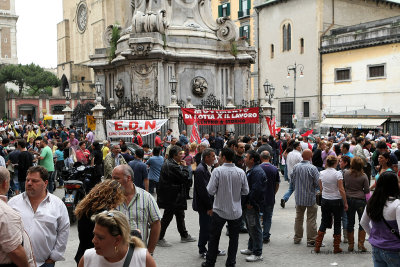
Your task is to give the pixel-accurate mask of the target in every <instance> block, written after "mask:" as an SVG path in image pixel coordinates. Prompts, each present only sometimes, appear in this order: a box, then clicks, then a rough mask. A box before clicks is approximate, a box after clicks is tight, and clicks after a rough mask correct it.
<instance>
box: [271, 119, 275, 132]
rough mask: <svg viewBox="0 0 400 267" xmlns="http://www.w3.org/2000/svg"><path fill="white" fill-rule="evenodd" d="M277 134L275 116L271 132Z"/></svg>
mask: <svg viewBox="0 0 400 267" xmlns="http://www.w3.org/2000/svg"><path fill="white" fill-rule="evenodd" d="M275 134H276V120H275V117H273V118H272V132H271V135H272V136H275Z"/></svg>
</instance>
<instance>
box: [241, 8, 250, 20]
mask: <svg viewBox="0 0 400 267" xmlns="http://www.w3.org/2000/svg"><path fill="white" fill-rule="evenodd" d="M249 16H250V9H245V10H239V11H238V18H239V19H242V18H247V17H249Z"/></svg>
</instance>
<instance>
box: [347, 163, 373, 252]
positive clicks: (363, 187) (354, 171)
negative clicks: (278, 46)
mask: <svg viewBox="0 0 400 267" xmlns="http://www.w3.org/2000/svg"><path fill="white" fill-rule="evenodd" d="M363 169H364V160H363V159H362V158H360V157H357V156H356V157H354V158H352V159H351V162H350V170H349V171H346V172H344V175H343V176H344V177H343V180H344V184H345V191H346V199H347V203H348V205H349V209H348V210H347V238H348V242H349V248H348V251H353V250H354V224H355V216H356V213H357V216H358V223H360V220H361V217H362V215H363V212H364V208H365V205H366V204H367V202H366V200H365V194H368V193H369V181H368V177H367V175H366V174H365V173H364V170H363ZM364 242H365V231H364V229H363V228H362V226H361V225H359V228H358V250H359V251H362V252H366V251H367V249H366V248H365V246H364Z"/></svg>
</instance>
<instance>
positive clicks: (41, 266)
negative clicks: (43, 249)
mask: <svg viewBox="0 0 400 267" xmlns="http://www.w3.org/2000/svg"><path fill="white" fill-rule="evenodd" d="M55 265H56V264H55V263H43V264H42V265H40V267H54V266H55Z"/></svg>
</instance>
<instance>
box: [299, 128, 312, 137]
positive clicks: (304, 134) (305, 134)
mask: <svg viewBox="0 0 400 267" xmlns="http://www.w3.org/2000/svg"><path fill="white" fill-rule="evenodd" d="M313 131H314V129H311V130H309V131H307V132H305V133H303V134H302V135H301V136H303V137H304V136H309V135H310V134H312V133H313Z"/></svg>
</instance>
